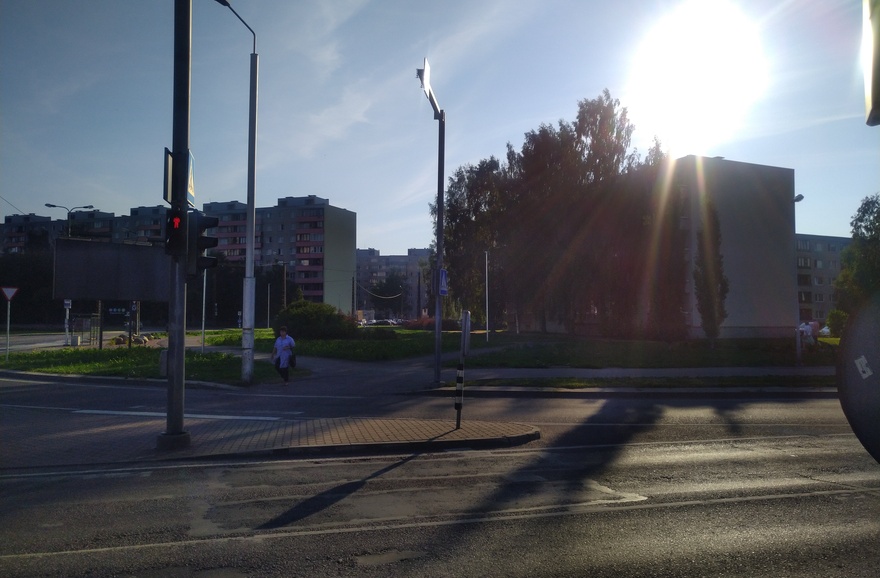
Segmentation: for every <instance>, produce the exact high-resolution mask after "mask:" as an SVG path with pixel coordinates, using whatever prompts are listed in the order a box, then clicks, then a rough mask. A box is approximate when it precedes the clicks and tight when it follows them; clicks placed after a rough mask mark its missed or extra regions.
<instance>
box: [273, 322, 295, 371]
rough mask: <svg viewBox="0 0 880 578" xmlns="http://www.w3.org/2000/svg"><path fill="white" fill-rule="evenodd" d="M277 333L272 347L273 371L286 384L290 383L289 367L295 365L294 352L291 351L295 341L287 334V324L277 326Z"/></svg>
mask: <svg viewBox="0 0 880 578" xmlns="http://www.w3.org/2000/svg"><path fill="white" fill-rule="evenodd" d="M278 334H279V335H278V338H277V339H276V340H275V347H273V348H272V363H274V364H275V371H277V372H278V375H280V376H281V379H283V380H284V385H288V384H289V383H290V368H291V367H296V354H294V353H293V348H294V347H296V342H295V341H294V340H293V337H291V336H290V335H288V334H287V326H285V325H282V326H281V327H279V328H278Z"/></svg>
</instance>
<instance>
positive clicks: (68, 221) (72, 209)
mask: <svg viewBox="0 0 880 578" xmlns="http://www.w3.org/2000/svg"><path fill="white" fill-rule="evenodd" d="M46 206H47V207H49V208H50V209H64V210H65V211H67V236H68V237H70V213H72V212H74V211H75V210H77V209H94V208H95V207H93V206H92V205H83V206H81V207H73V208H71V209H68V208H67V207H64V206H62V205H53V204H52V203H46Z"/></svg>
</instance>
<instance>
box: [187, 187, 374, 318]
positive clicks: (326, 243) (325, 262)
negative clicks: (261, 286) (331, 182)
mask: <svg viewBox="0 0 880 578" xmlns="http://www.w3.org/2000/svg"><path fill="white" fill-rule="evenodd" d="M202 211H203V212H204V213H205V214H207V215H210V216H212V217H217V218H218V219H219V224H218V226H217V229H216V230H211V231H208V234H210V235H212V236H216V237H217V239H218V245H217V249H216V250H214V251H213V252H212V253H213V254H219V255H222V257H223V258H224V259H225V260H227V261H231V262H235V261H244V260H245V250H246V230H247V205H245V204H244V203H241V202H238V201H231V202H225V203H223V202H214V203H205V204H204V205H202ZM255 221H256V227H255V242H254V267H255V268H259V267H268V266H275V265H283V266H284V270H285V271H286V274H287V277H288V281H292V282H293V283H295V284H296V285H297V286H298V287H299V288H300V289H301V290H302V292H303V297H304V298H305V299H307V300H309V301H314V302H317V303H327V304H330V305H332V306H334V307H335V308H336V309H338V310H339V311H342V312H343V313H345V314H346V315H353V313H354V310H355V303H354V301H355V297H354V286H355V269H356V267H355V252H356V250H357V246H356V243H357V215H356V214H355V213H353V212H352V211H348V210H346V209H341V208H339V207H334V206H332V205H331V204H330V202H329V201H328V200H327V199H323V198H320V197H316V196H314V195H309V196H307V197H285V198H281V199H278V203H277V204H276V205H275V206H274V207H263V208H257V209H256V215H255Z"/></svg>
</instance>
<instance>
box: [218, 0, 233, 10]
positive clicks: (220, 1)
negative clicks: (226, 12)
mask: <svg viewBox="0 0 880 578" xmlns="http://www.w3.org/2000/svg"><path fill="white" fill-rule="evenodd" d="M214 1H215V2H217V4H220V5H222V6H226V7H227V8H232V6H230V5H229V2H227V1H226V0H214Z"/></svg>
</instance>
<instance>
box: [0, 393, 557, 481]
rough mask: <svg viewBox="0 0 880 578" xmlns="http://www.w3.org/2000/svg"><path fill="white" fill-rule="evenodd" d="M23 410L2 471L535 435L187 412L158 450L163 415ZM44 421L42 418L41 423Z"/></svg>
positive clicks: (4, 417) (0, 415)
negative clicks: (39, 414)
mask: <svg viewBox="0 0 880 578" xmlns="http://www.w3.org/2000/svg"><path fill="white" fill-rule="evenodd" d="M30 418H31V416H30V412H29V411H27V410H10V409H8V408H2V409H0V438H2V440H3V443H2V448H0V472H5V473H9V471H10V470H17V471H20V470H21V469H24V468H39V467H48V466H54V467H58V466H85V465H101V464H122V463H133V462H144V461H156V460H169V459H173V460H177V459H195V458H223V457H233V456H236V457H242V456H251V455H272V454H300V455H328V454H329V455H342V454H346V453H354V454H358V453H366V452H370V453H376V452H381V451H388V452H391V451H427V450H430V451H438V450H443V449H451V448H476V447H483V448H485V447H506V446H511V445H517V444H522V443H526V442H528V441H531V440H535V439H538V438H539V437H540V432H539V431H538V429H536V428H534V427H532V426H530V425H526V424H519V423H511V422H485V421H473V420H466V419H465V420H462V423H461V428H460V429H456V428H455V421H454V420H425V419H376V418H334V419H320V418H319V419H302V420H289V421H288V420H279V419H269V418H263V419H260V418H248V419H241V418H238V417H234V416H199V415H194V416H193V415H186V416H185V420H184V424H185V428H186V430H187V431H188V432H189V434H190V445H189V447H186V448H181V449H174V450H158V449H156V445H157V441H158V437H159V434H161V433H162V432H163V431H164V430H165V428H166V425H167V424H166V421H165V418H164V417H157V416H155V415H137V412H129V413H128V414H125V415H119V413H110V412H106V413H102V412H77V414H76V415H75V416H70V415H67V416H65V417H64V418H59V419H57V420H55V421H53V422H51V425H49V426H46V427H45V428H44V431H40V430H39V429H37V428H35V426H34V423H35V422H34V421H33V420H31V419H30ZM43 423H45V420H44V422H43Z"/></svg>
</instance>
